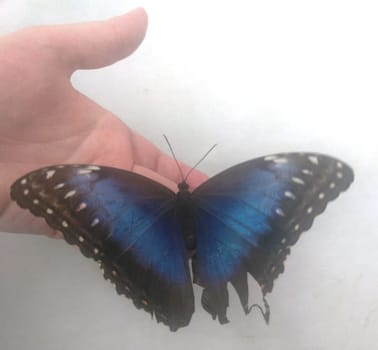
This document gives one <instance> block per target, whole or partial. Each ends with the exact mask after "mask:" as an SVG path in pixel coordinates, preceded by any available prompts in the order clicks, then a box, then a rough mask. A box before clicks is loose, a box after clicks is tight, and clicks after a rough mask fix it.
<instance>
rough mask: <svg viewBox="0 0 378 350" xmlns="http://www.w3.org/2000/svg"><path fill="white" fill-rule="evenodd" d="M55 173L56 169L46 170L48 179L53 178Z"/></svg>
mask: <svg viewBox="0 0 378 350" xmlns="http://www.w3.org/2000/svg"><path fill="white" fill-rule="evenodd" d="M55 173H56V171H55V170H48V171H47V172H46V180H48V179H51V178H52V177H53V176H54V174H55Z"/></svg>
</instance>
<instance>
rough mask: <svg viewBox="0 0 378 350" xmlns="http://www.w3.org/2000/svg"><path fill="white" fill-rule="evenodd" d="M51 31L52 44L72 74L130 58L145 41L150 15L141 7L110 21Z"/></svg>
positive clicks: (76, 25)
mask: <svg viewBox="0 0 378 350" xmlns="http://www.w3.org/2000/svg"><path fill="white" fill-rule="evenodd" d="M49 29H50V31H49V34H48V35H49V42H51V43H53V45H54V46H55V48H56V50H57V53H58V55H59V54H60V55H61V56H60V57H61V58H62V61H63V62H64V64H65V65H66V69H67V70H68V71H69V72H70V73H72V72H73V71H75V70H76V69H93V68H99V67H104V66H107V65H110V64H112V63H114V62H116V61H119V60H121V59H123V58H125V57H127V56H129V55H130V54H131V53H132V52H134V51H135V50H136V48H137V47H138V46H139V44H140V43H141V42H142V41H143V38H144V36H145V33H146V30H147V14H146V12H145V10H144V9H143V8H137V9H135V10H133V11H130V12H128V13H126V14H125V15H122V16H119V17H113V18H111V19H109V20H106V21H97V22H88V23H78V24H69V25H63V26H62V25H60V26H56V27H51V28H49ZM62 29H63V30H62Z"/></svg>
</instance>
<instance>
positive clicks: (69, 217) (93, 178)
mask: <svg viewBox="0 0 378 350" xmlns="http://www.w3.org/2000/svg"><path fill="white" fill-rule="evenodd" d="M11 197H12V198H13V199H14V200H15V201H16V202H17V203H18V204H19V205H20V206H21V207H22V208H27V209H29V210H30V211H31V212H32V213H33V214H34V215H36V216H42V217H44V218H45V219H46V221H47V223H48V224H49V225H50V226H51V227H52V228H54V229H56V230H59V231H61V232H62V233H63V234H64V238H65V239H66V241H67V242H68V243H70V244H75V245H77V246H78V247H79V248H80V250H81V252H82V253H83V254H84V255H85V256H87V257H91V258H93V259H95V260H97V261H98V262H100V264H101V267H102V269H103V270H104V277H105V278H107V279H110V280H111V281H112V282H113V283H114V284H115V286H116V289H117V292H118V293H119V294H124V295H126V296H127V297H130V298H131V299H132V300H133V302H134V304H135V305H136V306H137V307H138V308H143V309H145V310H146V311H148V312H150V313H151V314H154V315H155V317H156V319H157V320H158V321H161V322H163V323H165V324H167V325H168V326H170V328H171V329H172V330H176V329H177V328H179V327H183V326H185V325H186V324H188V323H189V321H190V318H191V316H192V314H193V311H194V302H193V289H192V284H191V279H190V274H189V269H188V263H187V254H186V250H185V245H184V242H183V239H182V237H181V234H180V225H179V222H177V218H176V216H175V211H174V203H175V193H173V192H172V191H170V190H169V189H168V188H166V187H164V186H162V185H160V184H158V183H156V182H154V181H152V180H149V179H147V178H145V177H142V176H140V175H137V174H134V173H131V172H128V171H124V170H120V169H114V168H109V167H99V166H93V165H77V166H75V165H64V166H52V167H47V168H43V169H39V170H36V171H33V172H31V173H29V174H27V175H26V176H24V177H22V178H21V179H19V180H18V181H16V182H15V183H14V184H13V185H12V188H11Z"/></svg>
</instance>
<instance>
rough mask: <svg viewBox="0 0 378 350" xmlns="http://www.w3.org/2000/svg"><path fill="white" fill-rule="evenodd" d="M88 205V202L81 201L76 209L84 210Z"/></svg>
mask: <svg viewBox="0 0 378 350" xmlns="http://www.w3.org/2000/svg"><path fill="white" fill-rule="evenodd" d="M86 207H87V204H86V203H84V202H81V203H80V204H79V206H78V207H77V208H76V211H80V210H83V209H85V208H86Z"/></svg>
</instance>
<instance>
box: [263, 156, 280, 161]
mask: <svg viewBox="0 0 378 350" xmlns="http://www.w3.org/2000/svg"><path fill="white" fill-rule="evenodd" d="M276 158H277V156H266V157H264V160H266V161H270V160H274V159H276Z"/></svg>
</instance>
